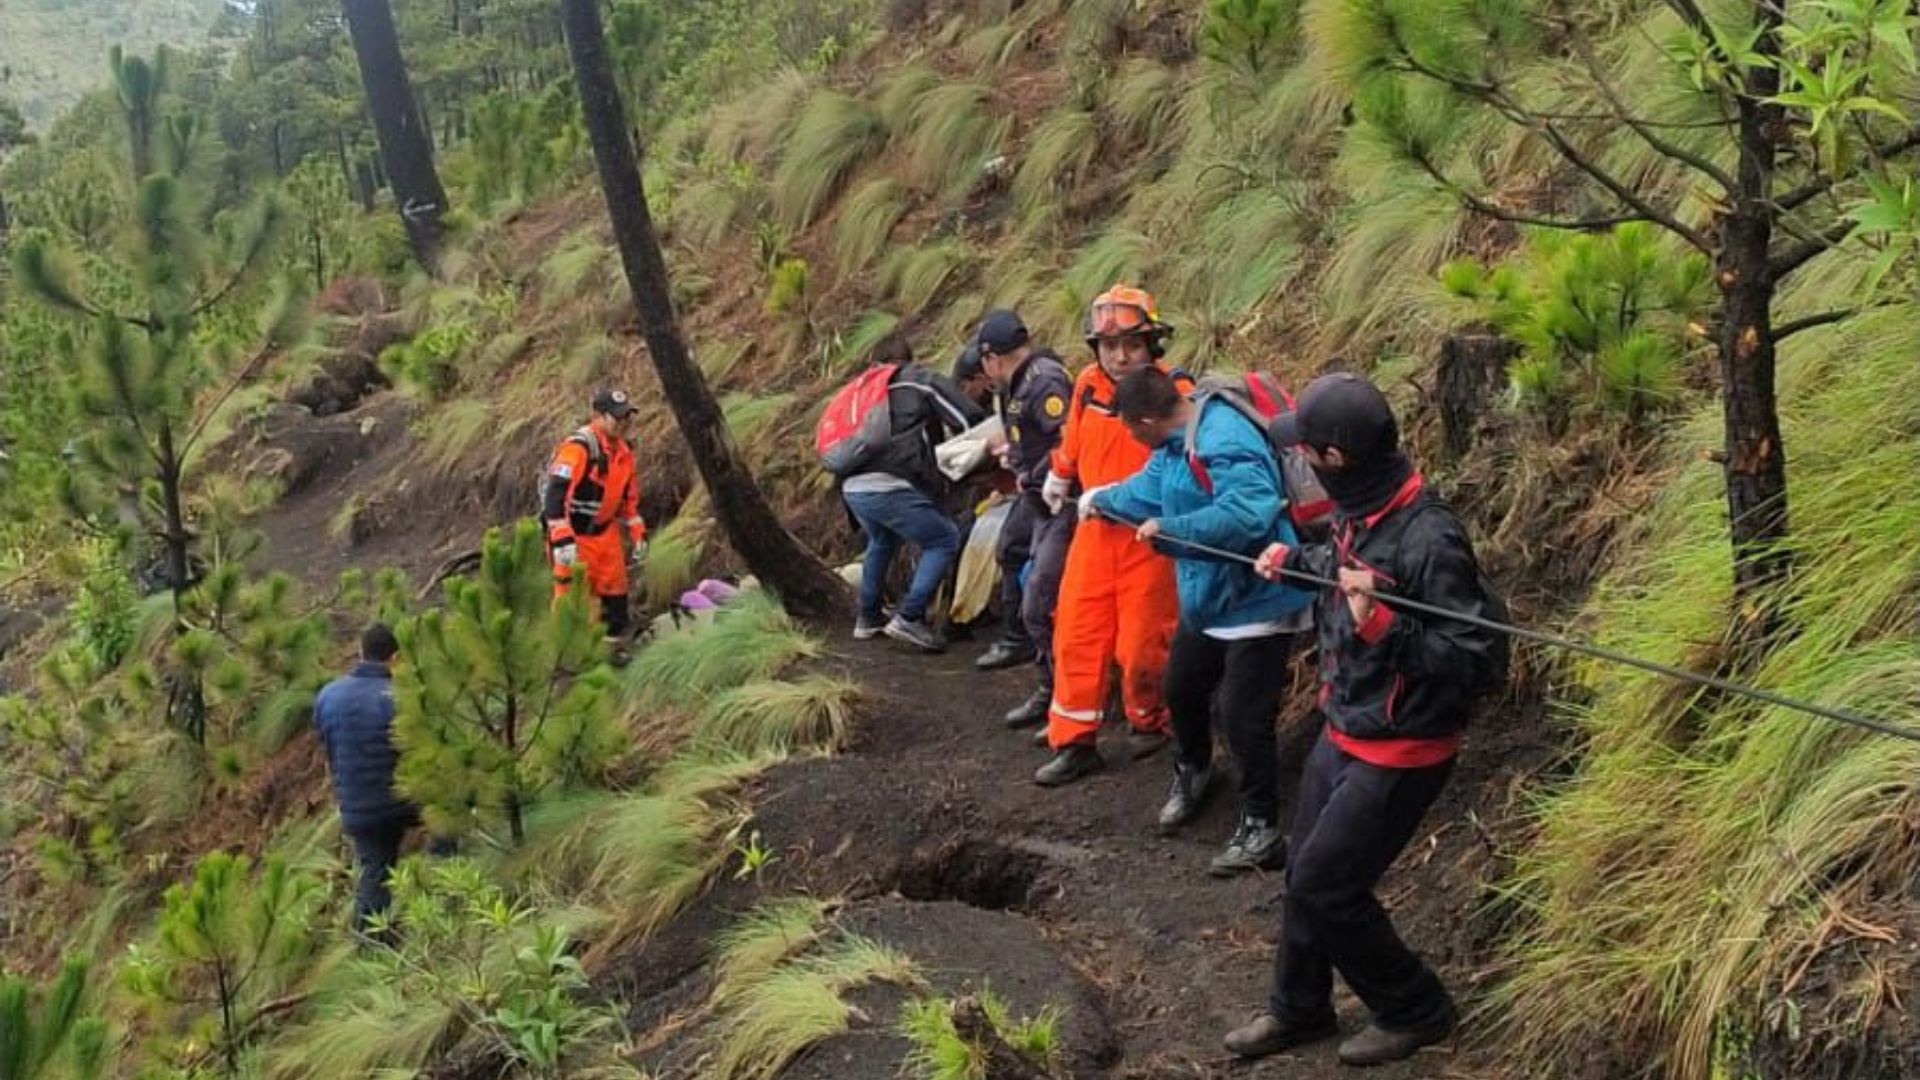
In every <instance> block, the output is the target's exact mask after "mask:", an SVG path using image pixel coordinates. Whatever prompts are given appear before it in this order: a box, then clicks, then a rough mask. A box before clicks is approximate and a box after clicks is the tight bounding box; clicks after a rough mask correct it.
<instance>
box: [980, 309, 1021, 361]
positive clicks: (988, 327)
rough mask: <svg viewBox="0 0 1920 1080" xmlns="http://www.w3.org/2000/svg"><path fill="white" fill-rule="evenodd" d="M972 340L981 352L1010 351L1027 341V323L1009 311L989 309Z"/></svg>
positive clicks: (1000, 352) (998, 352) (1001, 352)
mask: <svg viewBox="0 0 1920 1080" xmlns="http://www.w3.org/2000/svg"><path fill="white" fill-rule="evenodd" d="M973 341H974V344H976V345H978V346H979V347H980V351H981V352H982V353H994V354H996V355H999V354H1003V353H1010V352H1012V351H1013V350H1015V349H1017V348H1019V347H1020V346H1022V345H1025V344H1026V343H1027V324H1026V323H1023V322H1021V321H1020V316H1018V315H1016V314H1014V313H1013V312H1011V311H1007V310H1005V309H1002V310H1000V311H989V312H987V317H986V318H984V319H982V320H980V332H979V333H977V334H975V335H974V336H973Z"/></svg>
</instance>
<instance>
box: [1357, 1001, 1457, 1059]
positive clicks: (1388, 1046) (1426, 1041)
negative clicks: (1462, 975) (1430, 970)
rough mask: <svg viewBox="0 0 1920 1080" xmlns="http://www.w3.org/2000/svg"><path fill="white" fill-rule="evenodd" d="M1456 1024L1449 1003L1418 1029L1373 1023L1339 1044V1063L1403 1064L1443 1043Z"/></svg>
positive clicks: (1455, 1013)
mask: <svg viewBox="0 0 1920 1080" xmlns="http://www.w3.org/2000/svg"><path fill="white" fill-rule="evenodd" d="M1459 1022H1460V1015H1459V1013H1457V1012H1455V1011H1454V1008H1453V1005H1452V1004H1451V1003H1449V1004H1448V1005H1447V1011H1446V1012H1445V1013H1444V1014H1442V1015H1441V1016H1440V1017H1438V1018H1437V1019H1435V1020H1434V1021H1433V1022H1432V1023H1428V1024H1422V1025H1420V1026H1419V1027H1411V1028H1384V1027H1381V1026H1380V1025H1379V1024H1377V1023H1374V1024H1368V1025H1367V1026H1366V1027H1365V1028H1364V1029H1362V1030H1361V1032H1360V1033H1359V1034H1358V1035H1355V1036H1354V1037H1353V1038H1351V1039H1348V1040H1347V1041H1345V1042H1343V1043H1341V1044H1340V1061H1341V1063H1342V1064H1344V1065H1385V1064H1387V1063H1389V1062H1393V1061H1404V1060H1406V1059H1407V1058H1410V1057H1412V1056H1413V1055H1414V1054H1416V1053H1418V1052H1419V1051H1420V1048H1421V1047H1423V1046H1432V1045H1433V1044H1434V1043H1437V1042H1444V1041H1446V1038H1447V1036H1449V1035H1452V1034H1453V1029H1454V1027H1455V1025H1457V1024H1458V1023H1459Z"/></svg>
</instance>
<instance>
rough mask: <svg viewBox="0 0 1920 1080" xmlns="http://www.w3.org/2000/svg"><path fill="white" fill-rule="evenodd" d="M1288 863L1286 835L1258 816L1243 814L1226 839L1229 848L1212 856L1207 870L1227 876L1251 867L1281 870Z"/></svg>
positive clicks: (1253, 868) (1210, 872)
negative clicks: (1245, 815) (1244, 815)
mask: <svg viewBox="0 0 1920 1080" xmlns="http://www.w3.org/2000/svg"><path fill="white" fill-rule="evenodd" d="M1286 864H1287V837H1286V835H1285V834H1284V833H1282V832H1281V831H1280V829H1279V828H1278V827H1277V826H1275V825H1271V824H1269V823H1267V822H1264V821H1261V820H1260V819H1259V818H1250V817H1243V818H1241V819H1240V824H1239V826H1238V827H1237V828H1235V829H1234V830H1233V836H1231V837H1230V838H1228V840H1227V850H1225V851H1223V852H1221V853H1220V854H1218V855H1215V856H1214V857H1213V862H1212V863H1210V864H1208V866H1207V873H1209V874H1212V875H1213V876H1214V877H1218V878H1226V877H1232V876H1234V875H1235V874H1244V873H1246V872H1248V871H1250V870H1279V869H1281V868H1282V867H1284V866H1285V865H1286Z"/></svg>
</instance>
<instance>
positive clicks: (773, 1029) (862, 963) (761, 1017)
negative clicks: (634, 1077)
mask: <svg viewBox="0 0 1920 1080" xmlns="http://www.w3.org/2000/svg"><path fill="white" fill-rule="evenodd" d="M875 982H888V983H894V984H897V985H903V986H915V985H918V984H919V982H920V975H919V973H918V970H917V969H916V967H915V965H914V963H913V961H912V960H910V959H908V958H907V957H906V956H904V955H902V954H901V953H899V952H896V951H895V950H893V949H891V948H888V947H887V946H885V945H882V944H880V943H878V942H875V941H871V940H868V939H866V938H862V937H855V936H851V935H849V936H846V937H842V938H840V939H838V940H836V941H834V942H832V943H830V944H828V945H826V946H824V947H822V948H820V949H819V950H817V951H815V952H813V953H810V954H808V955H805V956H802V957H800V958H799V959H797V960H790V961H788V962H787V963H784V964H780V965H779V966H777V967H775V968H774V969H773V970H772V971H770V972H768V973H767V974H766V975H765V976H764V977H763V978H761V979H760V980H759V981H758V982H756V983H754V984H753V985H751V986H750V987H748V988H747V989H746V990H745V991H744V992H743V993H741V994H740V995H739V997H738V999H737V1000H738V1004H737V1006H736V1007H734V1008H733V1009H731V1010H729V1011H728V1012H727V1014H726V1015H725V1017H724V1018H723V1019H722V1020H721V1022H720V1025H719V1031H718V1036H717V1037H718V1045H717V1046H716V1047H715V1049H714V1052H713V1054H712V1056H711V1058H709V1059H708V1061H707V1064H706V1068H705V1069H704V1071H702V1072H701V1074H700V1075H701V1078H702V1080H771V1078H772V1077H775V1076H778V1075H779V1074H780V1072H781V1071H782V1070H783V1069H785V1068H786V1067H787V1065H788V1064H789V1063H791V1062H792V1061H793V1060H794V1059H795V1058H796V1057H798V1056H800V1054H801V1053H802V1052H803V1051H805V1050H806V1049H807V1048H808V1047H810V1046H813V1045H815V1044H817V1043H820V1042H823V1041H825V1040H827V1039H830V1038H832V1037H834V1036H835V1035H839V1034H842V1033H844V1032H846V1031H847V1029H848V1026H849V1018H850V1009H849V1006H848V1005H847V1003H846V1002H845V1001H844V1000H842V998H841V995H843V994H845V993H846V992H847V991H849V990H854V989H857V988H859V987H861V986H865V985H867V984H869V983H875Z"/></svg>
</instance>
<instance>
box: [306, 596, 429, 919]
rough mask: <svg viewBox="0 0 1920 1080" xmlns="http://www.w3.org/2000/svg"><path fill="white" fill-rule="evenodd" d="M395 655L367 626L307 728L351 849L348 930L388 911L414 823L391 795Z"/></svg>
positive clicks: (414, 811) (408, 807) (385, 638)
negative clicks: (353, 870) (356, 878)
mask: <svg viewBox="0 0 1920 1080" xmlns="http://www.w3.org/2000/svg"><path fill="white" fill-rule="evenodd" d="M399 651H400V645H399V643H398V642H397V641H396V640H395V639H394V636H393V631H392V630H391V629H389V628H388V627H387V626H386V624H384V623H374V624H373V625H372V626H369V627H367V629H366V631H365V632H364V633H362V634H361V635H360V662H359V663H357V664H355V665H354V666H353V670H351V671H349V672H347V674H346V675H344V676H342V677H341V678H338V679H335V680H333V681H332V682H330V683H328V684H327V685H326V686H324V687H322V688H321V690H320V696H319V697H317V698H315V699H314V703H313V726H314V729H315V730H316V731H317V732H318V733H319V735H320V742H321V743H322V744H323V745H324V746H325V747H326V749H327V767H328V770H329V771H330V772H331V773H332V774H333V794H334V798H335V799H336V800H337V801H338V802H339V803H340V828H341V831H342V832H345V833H346V834H347V839H348V840H350V841H351V842H352V843H353V859H354V862H355V863H356V864H358V866H359V869H360V884H359V887H358V889H357V890H355V892H354V905H353V914H354V924H355V925H356V926H357V927H359V928H360V929H361V930H362V931H365V930H366V928H367V924H368V923H369V922H370V921H371V920H372V919H373V917H374V916H375V915H379V914H383V913H385V911H386V910H387V908H388V906H389V905H390V904H392V902H393V897H392V894H391V893H390V892H389V891H388V890H387V875H388V874H389V873H391V872H392V870H393V864H394V863H395V862H397V861H399V858H400V841H401V840H402V839H403V838H404V837H405V836H406V834H407V830H408V829H410V828H412V827H413V826H414V825H417V824H419V822H420V811H419V809H418V808H417V807H415V806H414V805H413V804H412V803H409V802H407V801H405V800H403V799H401V798H400V797H399V796H398V795H396V794H395V793H394V790H393V768H394V765H395V764H396V763H397V762H398V760H399V757H400V755H399V752H398V751H397V750H395V749H394V745H393V673H392V670H391V669H390V667H389V664H391V663H392V661H393V657H394V654H395V653H397V652H399Z"/></svg>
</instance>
